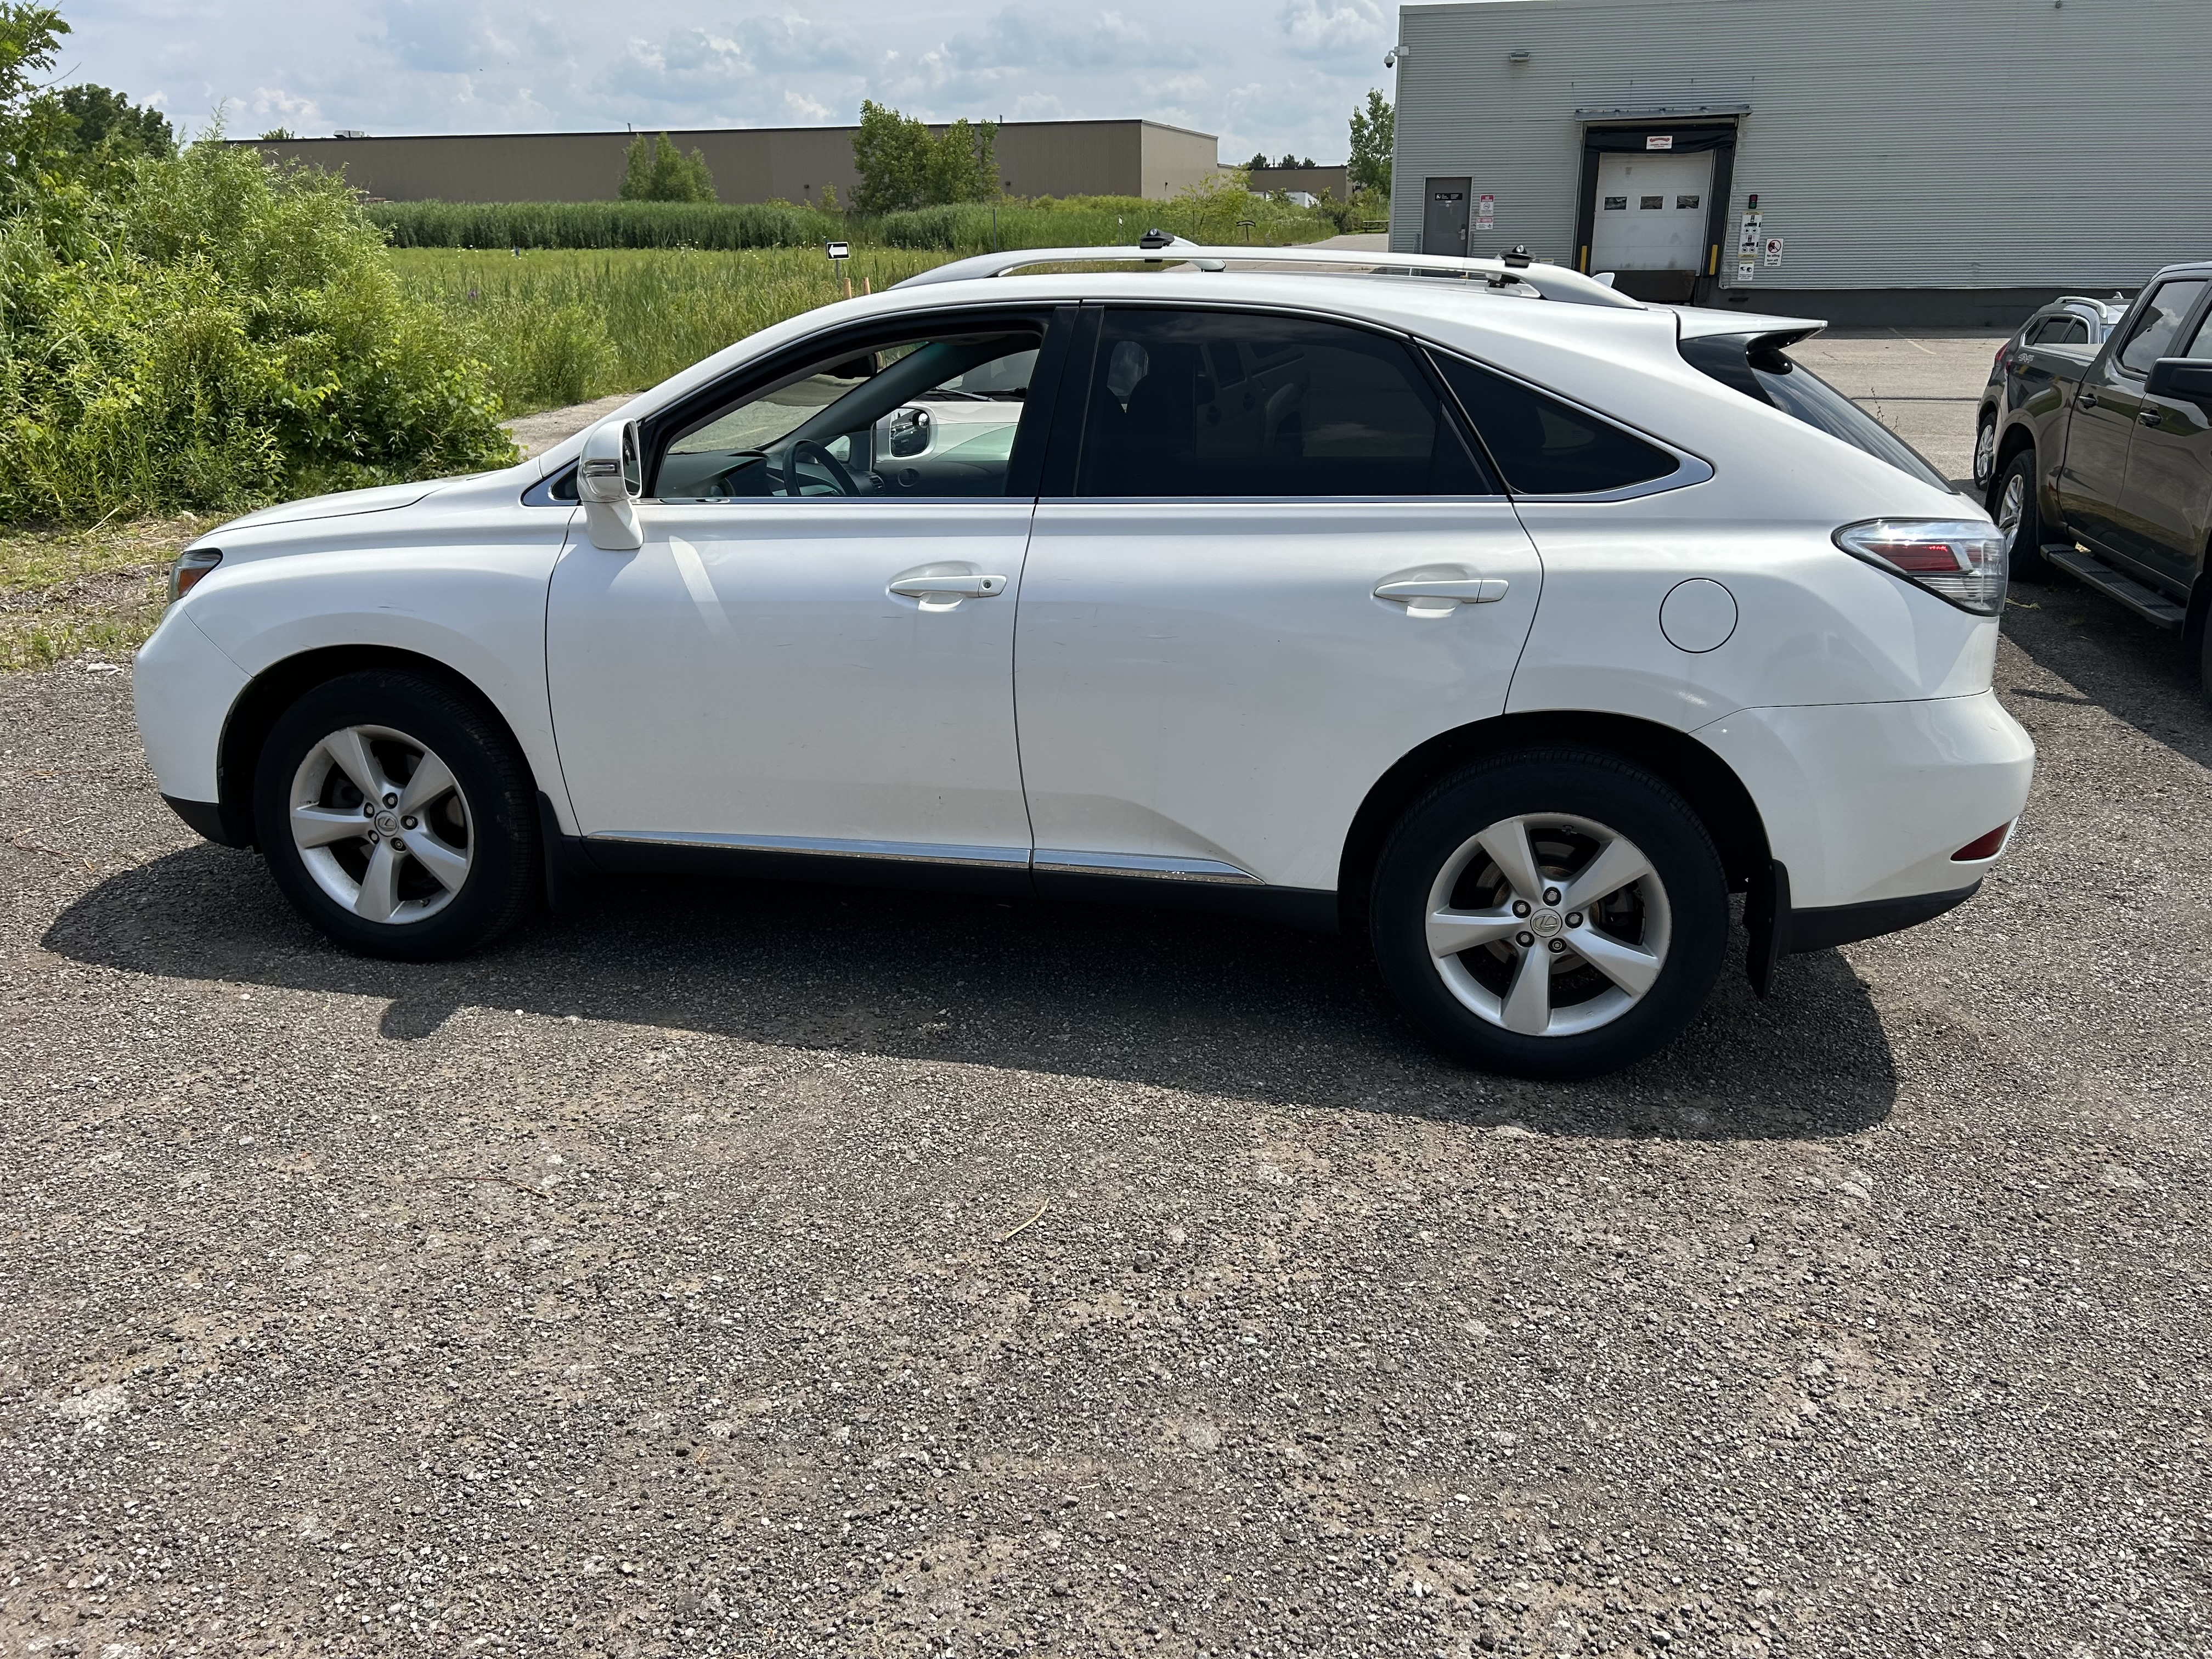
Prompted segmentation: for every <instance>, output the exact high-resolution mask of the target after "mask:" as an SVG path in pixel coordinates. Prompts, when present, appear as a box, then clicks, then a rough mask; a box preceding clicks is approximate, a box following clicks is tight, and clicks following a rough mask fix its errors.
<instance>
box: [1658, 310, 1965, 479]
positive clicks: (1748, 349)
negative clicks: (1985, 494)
mask: <svg viewBox="0 0 2212 1659" xmlns="http://www.w3.org/2000/svg"><path fill="white" fill-rule="evenodd" d="M1682 356H1684V358H1686V360H1687V361H1688V362H1689V363H1690V365H1691V366H1692V368H1696V369H1698V370H1699V371H1700V372H1701V373H1703V374H1707V375H1710V376H1711V378H1712V379H1714V380H1718V381H1720V382H1721V383H1722V384H1723V386H1734V387H1735V389H1736V390H1737V391H1738V392H1744V393H1746V394H1747V395H1749V396H1751V397H1754V398H1758V399H1759V401H1760V402H1762V403H1765V404H1771V405H1772V406H1773V407H1774V408H1776V409H1778V410H1781V411H1782V412H1783V413H1784V415H1790V416H1796V418H1797V419H1798V420H1801V421H1802V422H1805V424H1806V425H1808V426H1809V427H1812V428H1815V429H1817V430H1819V431H1821V432H1825V433H1826V434H1827V435H1829V436H1830V437H1832V438H1841V439H1842V440H1843V441H1844V442H1845V443H1847V444H1849V445H1850V447H1852V448H1854V449H1857V450H1862V451H1863V452H1864V453H1867V454H1869V455H1871V456H1873V457H1874V458H1875V459H1876V460H1879V461H1887V462H1888V463H1889V464H1890V465H1892V466H1893V467H1895V468H1896V469H1897V470H1898V471H1900V472H1903V473H1906V474H1908V475H1910V476H1911V477H1915V478H1917V479H1919V480H1920V482H1921V483H1929V484H1934V485H1935V486H1936V489H1943V490H1948V489H1950V488H1951V481H1950V480H1949V479H1948V478H1946V477H1944V476H1943V475H1942V473H1941V472H1938V471H1936V469H1935V467H1934V466H1933V465H1930V464H1929V460H1928V459H1927V457H1925V456H1924V455H1923V454H1922V453H1920V452H1919V451H1918V450H1917V449H1915V448H1914V447H1912V446H1911V444H1909V443H1907V442H1905V440H1904V439H1902V438H1900V437H1899V436H1898V435H1896V434H1895V433H1894V432H1892V431H1891V430H1890V429H1889V428H1887V427H1886V426H1884V425H1883V424H1882V423H1881V422H1880V421H1877V420H1875V418H1874V416H1871V415H1869V414H1868V413H1867V412H1866V410H1863V409H1861V408H1860V407H1859V406H1858V405H1857V404H1855V403H1853V402H1852V401H1851V400H1850V398H1846V397H1845V396H1844V394H1843V393H1842V392H1838V391H1837V390H1836V388H1835V387H1833V386H1830V385H1829V384H1828V383H1827V382H1826V380H1822V379H1821V378H1820V376H1819V375H1817V374H1814V373H1813V371H1812V370H1811V369H1809V368H1806V367H1805V366H1804V365H1803V364H1802V363H1799V362H1791V361H1790V359H1789V358H1788V357H1786V356H1784V355H1783V354H1782V351H1781V349H1780V348H1779V345H1778V343H1775V341H1774V339H1773V337H1771V336H1765V335H1758V334H1709V335H1707V336H1705V337H1703V338H1701V339H1694V340H1685V341H1683V342H1682Z"/></svg>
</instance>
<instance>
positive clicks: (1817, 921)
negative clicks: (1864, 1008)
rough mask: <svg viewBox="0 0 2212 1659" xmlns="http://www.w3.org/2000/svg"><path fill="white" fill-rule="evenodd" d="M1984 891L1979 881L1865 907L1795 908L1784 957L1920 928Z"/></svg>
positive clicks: (1787, 925)
mask: <svg viewBox="0 0 2212 1659" xmlns="http://www.w3.org/2000/svg"><path fill="white" fill-rule="evenodd" d="M1981 890H1982V884H1981V883H1980V882H1978V881H1976V882H1972V883H1969V884H1967V885H1966V886H1964V887H1961V888H1960V889H1958V890H1956V891H1954V892H1949V893H1915V894H1913V895H1912V896H1911V897H1910V898H1891V899H1875V900H1873V901H1871V902H1868V903H1865V904H1830V905H1824V906H1822V907H1820V908H1818V909H1813V910H1800V909H1796V908H1792V909H1791V910H1790V916H1789V920H1788V921H1786V922H1784V924H1783V932H1782V939H1781V948H1782V952H1783V954H1784V955H1793V956H1794V955H1796V954H1798V953H1800V952H1802V951H1826V950H1828V949H1831V948H1832V947H1833V946H1835V945H1849V944H1850V943H1851V942H1852V941H1853V940H1854V939H1873V938H1875V937H1876V936H1877V935H1879V934H1882V933H1898V932H1899V931H1901V930H1902V929H1904V928H1907V927H1918V926H1919V925H1920V924H1921V923H1922V922H1923V921H1932V920H1933V919H1934V918H1936V917H1937V916H1940V915H1942V914H1943V913H1944V912H1945V911H1946V910H1951V909H1955V908H1958V907H1959V906H1960V905H1961V904H1964V903H1965V902H1966V901H1967V900H1968V899H1970V898H1972V897H1973V896H1974V895H1975V894H1976V893H1978V892H1979V891H1981Z"/></svg>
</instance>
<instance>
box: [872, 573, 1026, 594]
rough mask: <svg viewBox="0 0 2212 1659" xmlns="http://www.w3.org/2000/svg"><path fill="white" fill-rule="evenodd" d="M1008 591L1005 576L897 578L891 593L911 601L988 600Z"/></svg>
mask: <svg viewBox="0 0 2212 1659" xmlns="http://www.w3.org/2000/svg"><path fill="white" fill-rule="evenodd" d="M891 592H894V593H896V594H898V595H900V596H901V597H902V598H904V599H990V598H991V597H992V596H993V595H994V594H999V593H1003V592H1006V578H1005V577H1004V576H896V577H893V578H892V580H891Z"/></svg>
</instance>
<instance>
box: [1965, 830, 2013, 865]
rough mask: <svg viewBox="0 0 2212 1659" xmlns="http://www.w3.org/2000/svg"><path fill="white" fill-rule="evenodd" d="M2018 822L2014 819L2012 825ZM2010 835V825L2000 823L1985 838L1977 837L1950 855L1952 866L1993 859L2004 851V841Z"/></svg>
mask: <svg viewBox="0 0 2212 1659" xmlns="http://www.w3.org/2000/svg"><path fill="white" fill-rule="evenodd" d="M2017 822H2019V820H2018V819H2015V820H2014V823H2017ZM2011 834H2012V824H2010V823H2001V824H1999V825H1997V827H1996V829H1992V830H1990V833H1989V834H1988V835H1986V836H1975V837H1974V838H1973V840H1972V841H1970V842H1967V843H1966V845H1965V846H1964V847H1961V848H1960V849H1959V850H1958V851H1957V852H1955V853H1954V854H1951V862H1952V863H1954V864H1975V863H1978V862H1979V861H1980V860H1983V859H1993V858H1995V857H1996V855H1997V854H1999V853H2002V852H2003V851H2004V844H2005V842H2006V839H2007V838H2008V836H2011Z"/></svg>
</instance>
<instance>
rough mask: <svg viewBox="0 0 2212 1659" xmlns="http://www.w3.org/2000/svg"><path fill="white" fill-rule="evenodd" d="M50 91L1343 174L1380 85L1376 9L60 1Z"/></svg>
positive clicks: (186, 121)
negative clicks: (871, 120) (957, 125)
mask: <svg viewBox="0 0 2212 1659" xmlns="http://www.w3.org/2000/svg"><path fill="white" fill-rule="evenodd" d="M807 10H808V11H815V12H818V14H819V15H821V16H823V18H825V19H826V20H827V21H815V20H814V19H813V18H812V17H810V16H809V15H807V11H802V10H801V9H799V7H797V6H794V5H791V4H788V3H766V4H752V3H740V4H734V5H701V4H697V3H689V4H676V3H665V0H631V3H628V4H625V5H622V6H618V7H608V6H605V5H595V4H591V3H587V0H356V3H337V0H76V3H74V4H71V3H69V0H64V15H66V16H67V17H68V19H69V20H70V24H71V26H72V27H73V28H74V30H75V33H74V34H73V35H72V36H71V37H70V40H69V42H68V52H67V56H66V58H64V65H63V67H64V70H65V78H66V79H67V80H69V81H72V82H74V81H96V82H100V83H101V84H103V85H106V86H112V87H114V88H118V89H119V90H121V91H123V92H125V93H128V94H131V96H132V97H133V98H136V99H139V100H152V101H154V102H155V103H156V104H157V105H158V106H160V107H161V109H162V110H164V111H165V112H167V113H168V114H169V116H170V118H172V119H173V120H176V121H178V122H179V125H183V126H185V127H187V128H196V127H197V126H199V125H203V124H204V122H205V120H206V118H207V117H208V115H209V114H210V112H212V110H213V109H214V108H215V106H216V105H217V104H218V103H222V104H225V105H227V106H228V122H229V127H230V131H232V132H234V133H249V132H259V131H264V129H266V128H269V127H272V126H280V125H281V126H286V127H289V128H290V129H292V130H293V131H296V132H300V133H302V134H323V133H328V132H330V131H332V130H334V129H336V128H338V127H358V128H361V129H362V130H364V131H369V132H374V133H418V132H507V131H514V132H532V131H582V130H591V129H603V128H618V127H621V126H623V125H624V124H625V123H628V124H633V125H636V126H639V127H662V126H669V127H678V126H783V125H807V124H815V123H825V122H826V123H837V122H849V121H852V120H854V119H857V118H858V115H859V111H860V100H861V99H862V98H863V97H870V98H874V99H876V100H878V101H881V102H885V103H890V104H892V105H894V106H896V107H898V108H900V109H902V110H905V111H907V112H909V113H913V114H917V115H921V116H923V117H925V118H930V119H938V120H946V119H951V118H953V117H956V116H961V115H965V116H969V117H970V118H991V119H996V118H1005V119H1006V120H1052V119H1060V118H1079V117H1103V116H1146V117H1150V118H1152V119H1155V120H1160V121H1167V122H1171V123H1173V124H1175V125H1178V126H1186V127H1195V128H1197V129H1199V130H1200V131H1206V132H1212V133H1218V134H1219V135H1220V137H1221V149H1222V154H1223V155H1224V157H1225V158H1226V159H1229V160H1232V161H1241V160H1243V158H1245V157H1247V156H1249V155H1251V154H1252V152H1253V151H1254V150H1255V149H1267V151H1268V152H1269V153H1271V154H1279V153H1280V152H1282V151H1284V150H1286V149H1290V150H1296V151H1297V152H1298V153H1299V154H1301V155H1312V156H1313V157H1314V158H1315V159H1316V161H1342V160H1343V159H1344V154H1345V143H1346V118H1347V117H1348V116H1349V115H1350V113H1351V111H1352V107H1353V106H1354V105H1355V104H1357V103H1358V102H1359V101H1360V100H1362V99H1363V98H1364V96H1365V94H1366V92H1367V89H1368V88H1370V87H1380V88H1383V90H1384V92H1385V93H1386V94H1387V93H1389V90H1390V88H1391V76H1390V74H1389V71H1388V70H1385V69H1384V68H1383V53H1384V52H1386V51H1387V50H1389V46H1390V44H1391V41H1392V40H1393V38H1394V36H1393V33H1392V31H1393V28H1394V27H1395V17H1396V11H1395V5H1391V4H1385V3H1383V0H1228V3H1224V0H1215V3H1212V4H1199V5H1194V4H1191V3H1188V0H1182V3H1176V0H1117V3H1115V4H1114V5H1111V6H1108V7H1103V8H1097V7H1091V6H1084V5H1070V6H1046V5H1035V4H1031V5H1015V4H1007V3H1005V0H977V3H961V0H836V3H835V4H829V5H823V4H820V3H819V0H817V3H816V4H815V5H812V6H810V7H809V8H808V9H807Z"/></svg>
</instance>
